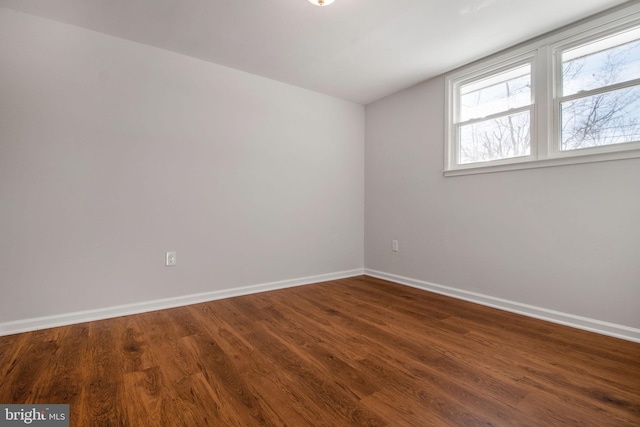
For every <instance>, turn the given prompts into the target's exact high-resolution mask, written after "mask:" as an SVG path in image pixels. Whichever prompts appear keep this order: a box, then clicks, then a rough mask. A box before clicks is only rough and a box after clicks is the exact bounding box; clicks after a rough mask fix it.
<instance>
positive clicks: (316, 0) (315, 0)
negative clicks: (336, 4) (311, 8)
mask: <svg viewBox="0 0 640 427" xmlns="http://www.w3.org/2000/svg"><path fill="white" fill-rule="evenodd" d="M309 3H311V4H315V5H316V6H329V5H330V4H331V3H333V0H309Z"/></svg>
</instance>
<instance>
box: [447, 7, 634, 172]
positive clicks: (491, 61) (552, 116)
mask: <svg viewBox="0 0 640 427" xmlns="http://www.w3.org/2000/svg"><path fill="white" fill-rule="evenodd" d="M638 25H640V5H633V6H631V7H627V8H624V9H620V10H618V11H616V12H614V13H611V14H609V15H606V16H602V17H600V18H597V19H594V20H591V21H589V22H587V23H584V24H580V25H577V26H574V27H571V28H569V29H566V30H562V31H559V32H556V33H554V34H552V35H550V36H548V37H545V38H543V39H540V40H537V41H536V42H533V43H528V44H526V45H523V46H521V47H520V48H517V49H513V50H510V51H509V52H507V53H504V54H500V55H497V56H493V57H490V58H488V59H485V60H482V61H480V62H478V63H475V64H472V65H471V66H467V67H464V68H462V69H460V70H458V71H455V72H453V73H450V74H448V75H447V76H446V77H445V84H446V90H447V92H446V97H445V98H446V100H445V102H446V105H445V108H446V123H445V150H444V151H445V165H444V175H445V176H456V175H469V174H478V173H489V172H500V171H508V170H517V169H531V168H540V167H549V166H560V165H568V164H578V163H591V162H601V161H609V160H621V159H630V158H639V157H640V141H638V142H631V143H625V144H612V145H607V146H600V147H591V148H584V149H580V150H566V151H561V150H560V138H561V136H560V130H561V129H560V127H561V124H560V114H559V108H560V102H561V98H560V96H559V95H560V94H561V84H562V82H561V79H560V76H561V75H562V63H561V59H562V58H561V56H562V55H561V54H562V52H563V51H564V50H566V49H570V48H572V47H575V46H578V45H581V44H585V43H589V42H590V41H593V40H595V39H598V38H601V37H604V36H606V35H608V34H613V33H617V32H620V31H624V30H625V29H627V28H631V27H635V26H638ZM529 61H530V62H531V64H532V66H531V84H532V107H531V129H530V132H531V136H530V140H531V154H530V155H528V156H522V157H514V158H509V159H500V160H493V161H486V162H476V163H466V164H459V163H458V137H457V129H458V123H457V117H456V114H457V112H458V106H457V102H458V94H459V88H460V86H462V85H465V84H468V83H470V82H473V81H477V80H481V79H482V78H486V77H487V76H490V75H492V74H497V73H498V72H500V71H501V70H503V69H505V68H510V67H513V66H516V65H517V64H520V63H526V62H529ZM625 85H626V86H628V83H625V84H621V85H620V86H625ZM514 111H516V110H514Z"/></svg>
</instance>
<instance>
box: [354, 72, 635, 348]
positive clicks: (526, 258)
mask: <svg viewBox="0 0 640 427" xmlns="http://www.w3.org/2000/svg"><path fill="white" fill-rule="evenodd" d="M444 96H445V83H444V78H443V77H439V78H436V79H433V80H430V81H427V82H425V83H423V84H421V85H418V86H416V87H414V88H411V89H408V90H405V91H403V92H400V93H397V94H395V95H392V96H390V97H388V98H385V99H383V100H380V101H378V102H376V103H373V104H371V105H368V106H367V107H366V131H365V133H366V145H365V147H366V148H365V153H366V157H365V158H366V160H365V183H366V184H365V187H366V189H365V236H366V237H365V266H366V268H367V269H372V270H377V271H380V272H385V273H391V274H395V275H399V276H404V277H406V278H411V279H416V280H420V281H425V282H430V283H432V284H436V285H443V286H449V287H453V288H455V289H458V290H462V291H470V292H477V293H480V294H483V295H487V296H491V297H497V298H503V299H507V300H510V301H515V302H518V303H524V304H530V305H533V306H536V307H541V308H545V309H550V310H557V311H560V312H562V313H566V314H570V315H576V316H583V317H586V318H589V319H594V320H598V321H605V322H612V323H616V324H620V325H625V326H629V327H635V328H638V327H640V160H639V159H633V160H622V161H612V162H605V163H593V164H583V165H575V166H560V167H554V168H544V169H532V170H520V171H512V172H500V173H494V174H483V175H470V176H460V177H448V178H444V177H443V175H442V170H443V158H444V154H443V148H444ZM392 239H397V240H399V243H400V252H398V253H394V252H391V240H392ZM636 332H637V331H636ZM637 338H639V339H640V334H638V337H637Z"/></svg>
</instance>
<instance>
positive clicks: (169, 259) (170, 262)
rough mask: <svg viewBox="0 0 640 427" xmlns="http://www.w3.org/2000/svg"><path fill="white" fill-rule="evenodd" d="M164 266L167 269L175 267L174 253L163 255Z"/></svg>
mask: <svg viewBox="0 0 640 427" xmlns="http://www.w3.org/2000/svg"><path fill="white" fill-rule="evenodd" d="M164 261H165V265H166V266H167V267H173V266H174V265H176V253H175V251H174V252H167V253H166V254H165V258H164Z"/></svg>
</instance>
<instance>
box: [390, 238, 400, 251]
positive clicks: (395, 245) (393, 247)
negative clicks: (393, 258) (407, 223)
mask: <svg viewBox="0 0 640 427" xmlns="http://www.w3.org/2000/svg"><path fill="white" fill-rule="evenodd" d="M391 250H392V251H393V252H398V250H399V249H398V241H397V240H392V241H391Z"/></svg>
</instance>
